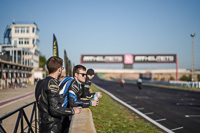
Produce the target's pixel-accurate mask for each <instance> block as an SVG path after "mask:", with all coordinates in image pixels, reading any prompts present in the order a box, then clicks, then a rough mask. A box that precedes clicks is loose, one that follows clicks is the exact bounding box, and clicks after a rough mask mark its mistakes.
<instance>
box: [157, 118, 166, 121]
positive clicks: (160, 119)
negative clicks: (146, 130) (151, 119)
mask: <svg viewBox="0 0 200 133" xmlns="http://www.w3.org/2000/svg"><path fill="white" fill-rule="evenodd" d="M165 120H167V119H166V118H163V119H158V120H155V121H157V122H158V121H165Z"/></svg>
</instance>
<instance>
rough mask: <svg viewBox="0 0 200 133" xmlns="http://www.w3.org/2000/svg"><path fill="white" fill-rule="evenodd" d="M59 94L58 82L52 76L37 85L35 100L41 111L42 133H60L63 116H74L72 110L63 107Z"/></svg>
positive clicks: (40, 123)
mask: <svg viewBox="0 0 200 133" xmlns="http://www.w3.org/2000/svg"><path fill="white" fill-rule="evenodd" d="M58 92H59V86H58V81H57V80H56V79H54V78H53V77H50V76H48V77H47V78H46V79H43V80H40V81H39V82H38V83H37V85H36V90H35V98H36V102H37V106H38V111H39V131H40V133H60V132H61V128H62V125H61V119H62V116H69V115H72V114H74V111H73V110H72V109H69V108H63V107H62V104H61V102H60V98H61V97H60V95H59V93H58Z"/></svg>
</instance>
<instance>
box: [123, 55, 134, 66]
mask: <svg viewBox="0 0 200 133" xmlns="http://www.w3.org/2000/svg"><path fill="white" fill-rule="evenodd" d="M124 64H133V55H132V54H125V55H124Z"/></svg>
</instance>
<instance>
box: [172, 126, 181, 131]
mask: <svg viewBox="0 0 200 133" xmlns="http://www.w3.org/2000/svg"><path fill="white" fill-rule="evenodd" d="M179 129H183V127H178V128H174V129H171V130H172V131H175V130H179Z"/></svg>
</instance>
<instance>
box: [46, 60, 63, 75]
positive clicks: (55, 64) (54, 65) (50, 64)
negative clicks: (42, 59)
mask: <svg viewBox="0 0 200 133" xmlns="http://www.w3.org/2000/svg"><path fill="white" fill-rule="evenodd" d="M62 65H63V59H61V58H60V57H57V56H52V57H50V58H49V59H48V60H47V69H48V71H49V74H50V73H54V72H56V71H57V70H58V68H60V67H62Z"/></svg>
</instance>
